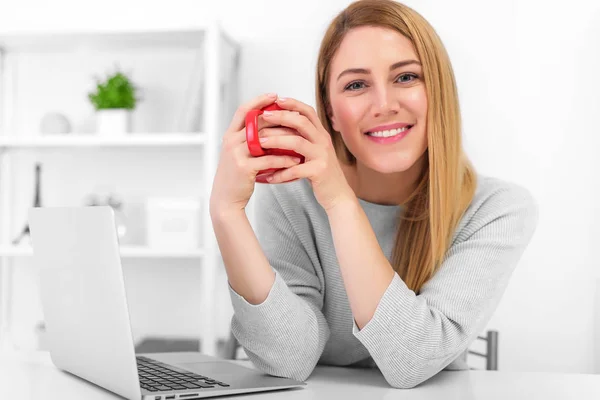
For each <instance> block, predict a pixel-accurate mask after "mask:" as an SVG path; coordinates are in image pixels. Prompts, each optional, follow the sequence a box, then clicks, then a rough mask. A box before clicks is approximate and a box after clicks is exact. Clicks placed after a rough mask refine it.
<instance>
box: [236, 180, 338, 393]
mask: <svg viewBox="0 0 600 400" xmlns="http://www.w3.org/2000/svg"><path fill="white" fill-rule="evenodd" d="M255 196H256V198H255V201H256V207H257V211H256V223H255V227H254V229H255V231H256V235H257V238H258V240H259V242H260V244H261V247H262V249H263V251H264V253H265V255H266V257H267V259H268V260H269V263H270V265H271V267H272V268H273V269H274V271H275V282H274V284H273V286H272V288H271V291H270V292H269V295H268V296H267V298H266V299H265V300H264V301H263V302H262V303H261V304H258V305H252V304H250V303H248V302H247V301H246V300H245V299H244V298H243V297H242V296H240V295H239V294H238V293H237V292H235V291H234V290H233V288H231V286H229V292H230V297H231V301H232V305H233V310H234V315H233V318H232V323H231V329H232V332H233V335H234V336H235V337H236V339H237V340H238V341H239V343H240V345H241V346H242V347H243V348H244V350H245V352H246V354H247V355H248V357H249V358H250V360H251V361H252V363H253V364H254V365H255V366H256V368H258V369H259V370H261V371H263V372H265V373H267V374H270V375H274V376H281V377H286V378H292V379H297V380H301V381H304V380H306V379H307V378H308V377H309V376H310V374H311V373H312V371H313V370H314V368H315V365H316V364H317V362H318V360H319V358H320V357H321V354H322V353H323V349H324V347H325V343H326V342H327V340H328V339H329V327H328V325H327V322H326V320H325V317H324V316H323V314H322V312H321V309H322V307H323V292H322V290H323V288H322V285H321V282H322V275H321V276H320V278H321V279H320V278H319V275H318V274H317V270H316V268H315V266H314V265H315V264H314V263H318V260H316V259H314V256H313V257H312V258H313V259H312V260H311V256H309V250H308V248H307V247H310V245H309V243H310V242H307V240H308V241H310V240H311V239H310V235H304V236H300V235H298V234H296V233H295V230H294V229H293V227H292V223H291V222H290V220H289V219H288V217H287V216H286V215H285V213H284V211H283V208H282V206H281V204H280V203H279V202H278V200H277V198H276V196H275V194H274V193H273V189H271V188H270V186H269V185H265V186H264V187H260V190H257V192H256V193H255ZM295 224H298V222H297V221H296V222H295ZM306 231H307V232H308V229H307V230H306ZM310 253H312V252H310Z"/></svg>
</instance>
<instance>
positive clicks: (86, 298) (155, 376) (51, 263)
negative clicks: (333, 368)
mask: <svg viewBox="0 0 600 400" xmlns="http://www.w3.org/2000/svg"><path fill="white" fill-rule="evenodd" d="M29 225H30V230H31V240H32V245H33V256H34V263H35V265H36V266H37V268H38V269H39V270H40V278H41V280H40V288H41V299H42V308H43V312H44V316H45V320H46V327H47V337H48V340H47V342H48V345H49V347H50V355H51V357H52V362H53V363H54V364H55V365H56V367H58V368H60V369H61V370H64V371H67V372H69V373H71V374H74V375H77V376H79V377H81V378H83V379H85V380H87V381H89V382H92V383H94V384H96V385H98V386H101V387H103V388H105V389H107V390H110V391H111V392H114V393H116V394H118V395H120V396H123V397H125V398H128V399H135V400H139V399H148V400H149V399H151V400H171V399H174V400H175V399H185V400H191V399H198V398H204V397H213V396H222V395H231V394H240V393H252V392H262V391H269V390H279V389H286V388H293V387H300V386H303V385H305V383H303V382H299V381H295V380H292V379H285V378H278V377H273V376H269V375H266V374H263V373H261V372H259V371H257V370H255V369H251V368H245V367H243V366H240V365H237V364H236V363H234V362H231V361H225V360H221V359H218V358H215V357H211V356H208V355H204V354H202V353H199V352H177V353H156V354H153V353H147V354H137V355H136V354H135V350H134V343H133V336H132V331H131V324H130V320H129V310H128V308H127V296H126V293H125V285H124V281H123V271H122V269H121V258H120V254H119V243H118V238H117V232H116V226H115V219H114V213H113V210H112V208H110V207H108V206H95V207H47V208H31V209H30V210H29Z"/></svg>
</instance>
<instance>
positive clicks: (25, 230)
mask: <svg viewBox="0 0 600 400" xmlns="http://www.w3.org/2000/svg"><path fill="white" fill-rule="evenodd" d="M41 174H42V166H41V164H39V163H37V164H35V197H34V199H33V206H34V207H41V206H42V200H41V192H40V189H41V184H40V182H41ZM28 235H29V223H25V227H24V228H23V230H22V231H21V234H20V235H19V236H17V237H16V238H15V239H14V240H13V241H12V244H13V245H15V246H16V245H18V244H19V243H20V242H21V240H23V238H25V237H26V236H28Z"/></svg>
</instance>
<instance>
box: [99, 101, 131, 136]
mask: <svg viewBox="0 0 600 400" xmlns="http://www.w3.org/2000/svg"><path fill="white" fill-rule="evenodd" d="M130 131H131V112H130V111H129V110H127V109H125V108H114V109H105V110H98V111H96V133H97V134H98V135H101V136H120V135H123V134H126V133H129V132H130Z"/></svg>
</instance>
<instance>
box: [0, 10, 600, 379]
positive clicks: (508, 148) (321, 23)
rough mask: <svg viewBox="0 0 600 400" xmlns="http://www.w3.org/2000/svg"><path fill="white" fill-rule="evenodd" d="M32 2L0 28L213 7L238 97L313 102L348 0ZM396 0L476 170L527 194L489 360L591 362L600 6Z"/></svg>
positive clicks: (546, 367)
mask: <svg viewBox="0 0 600 400" xmlns="http://www.w3.org/2000/svg"><path fill="white" fill-rule="evenodd" d="M35 3H36V6H35V7H30V5H29V4H28V3H27V2H25V3H22V2H21V3H19V4H13V3H12V2H8V0H6V1H4V4H3V3H2V2H0V7H1V8H0V10H1V11H0V26H1V27H5V28H9V29H10V28H14V29H17V28H22V27H24V26H27V27H31V28H39V27H44V26H48V27H65V26H67V27H68V26H71V27H74V28H77V27H84V26H88V25H92V26H101V25H105V24H109V25H110V24H119V23H121V24H123V23H127V24H129V23H133V24H135V23H148V21H155V22H156V23H157V24H158V23H160V24H165V23H166V22H169V23H173V24H180V25H186V24H189V23H193V21H194V19H195V18H196V16H201V15H203V14H204V13H208V12H212V13H215V14H217V15H219V16H220V17H221V18H222V20H223V25H224V27H225V28H227V29H228V30H229V31H230V32H231V34H232V36H234V37H235V38H237V39H238V40H240V41H241V42H242V44H243V46H244V50H243V55H242V79H241V82H242V87H240V90H241V98H242V99H244V100H247V99H249V98H250V97H252V96H255V95H257V94H260V93H262V92H267V91H276V92H278V93H280V94H281V95H285V96H293V97H297V98H299V99H301V100H303V101H305V102H308V103H309V104H314V89H313V86H314V64H315V58H316V51H317V48H318V44H319V41H320V37H321V35H322V33H323V31H324V29H325V26H326V23H327V22H328V21H329V19H330V18H331V17H332V16H333V15H334V14H335V13H336V12H337V11H338V10H340V9H341V8H343V7H344V6H345V5H347V4H349V1H347V0H330V1H327V2H325V1H316V0H304V1H302V2H291V1H289V2H288V1H285V2H283V1H267V0H261V1H259V0H255V1H253V2H245V1H234V0H228V1H221V2H218V3H217V5H216V7H218V8H216V9H214V10H210V11H209V4H213V5H212V6H213V7H214V6H215V5H214V3H213V2H194V1H191V0H189V1H171V2H169V4H170V5H171V8H169V9H165V6H164V3H162V2H161V3H162V4H158V2H156V3H153V2H142V1H129V2H119V4H120V5H119V6H118V10H119V13H117V14H114V13H113V9H112V8H111V7H110V4H113V3H114V4H117V2H116V1H109V2H103V6H102V7H97V8H92V7H89V6H88V5H86V4H83V2H69V4H68V7H66V6H65V7H60V6H55V4H56V5H66V4H67V2H65V1H57V2H52V4H53V5H50V4H44V3H45V2H42V1H38V2H35ZM406 3H407V4H409V5H411V6H412V7H414V8H415V9H416V10H417V11H419V12H421V13H422V14H423V15H424V16H425V17H426V18H427V19H428V20H429V21H430V22H431V23H432V24H433V25H434V27H435V28H436V29H437V31H438V33H439V34H440V36H441V37H442V40H443V41H444V43H445V44H446V46H447V49H448V51H449V53H450V57H451V59H452V62H453V65H454V68H455V73H456V77H457V81H458V86H459V94H460V99H461V107H462V110H463V113H464V135H465V142H466V147H467V151H468V153H469V155H470V156H471V158H472V160H473V161H474V163H475V165H476V167H477V168H478V169H479V170H480V172H482V173H484V174H490V175H494V176H498V177H502V178H506V179H509V180H513V181H515V182H518V183H521V184H523V185H525V186H527V187H528V188H530V189H531V191H532V192H533V194H534V195H535V197H536V198H537V200H538V202H539V204H540V224H539V227H538V230H537V233H536V235H535V237H534V239H533V241H532V243H531V245H530V247H529V248H528V250H527V252H526V253H525V255H524V257H523V259H522V262H521V263H520V265H519V267H518V268H517V270H516V272H515V274H514V275H513V279H512V281H511V284H510V286H509V288H508V290H507V292H506V295H505V296H504V298H503V300H502V302H501V304H500V306H499V308H498V310H497V312H496V314H495V315H494V317H493V318H492V321H491V322H490V324H489V326H490V327H492V328H497V329H499V330H500V332H501V334H500V335H501V336H500V343H501V349H500V367H501V368H502V369H505V370H536V371H565V372H592V369H593V362H594V361H593V358H592V354H593V352H592V346H593V334H594V333H593V330H592V326H593V316H594V313H598V312H599V311H598V310H594V308H593V299H594V291H593V290H594V287H595V284H594V279H595V278H596V277H599V278H600V266H599V265H598V261H597V258H596V257H595V253H594V252H593V250H594V249H595V246H594V244H595V243H597V242H598V241H599V240H600V231H599V229H600V228H598V224H597V222H598V221H599V218H598V217H599V216H598V213H597V212H596V211H595V208H594V200H595V199H594V197H595V196H596V195H597V194H598V189H599V187H598V185H599V184H598V179H595V176H594V172H595V171H596V170H598V162H597V161H596V157H595V152H596V151H597V149H599V148H600V147H599V144H600V143H599V141H600V139H598V136H597V135H596V131H597V127H596V125H597V124H596V120H595V119H594V117H593V116H594V115H597V114H598V110H600V95H599V94H597V90H598V89H599V88H600V78H598V71H600V3H598V2H597V1H595V0H575V1H570V2H569V3H568V6H566V7H565V6H564V3H563V2H559V1H557V0H556V1H541V0H539V1H536V0H518V1H517V0H511V1H491V0H488V1H485V2H481V1H475V0H473V1H466V0H460V1H434V0H420V1H416V0H410V1H406ZM88 7H89V8H88ZM115 21H116V22H115ZM138 273H139V275H133V274H132V275H131V279H136V280H139V281H140V282H142V281H143V282H146V284H147V285H152V283H149V282H150V281H151V280H152V279H151V275H152V274H156V278H158V275H159V274H158V273H157V272H153V271H152V270H141V269H140V270H137V271H136V272H135V274H138ZM134 276H135V277H134ZM182 278H185V275H183V277H182ZM223 300H224V301H226V300H227V298H226V297H224V298H223ZM136 307H137V309H138V310H142V309H143V304H139V305H137V306H136ZM140 312H141V311H140ZM146 329H147V330H150V331H151V330H152V329H153V328H152V327H151V326H146ZM597 340H598V338H597Z"/></svg>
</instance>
